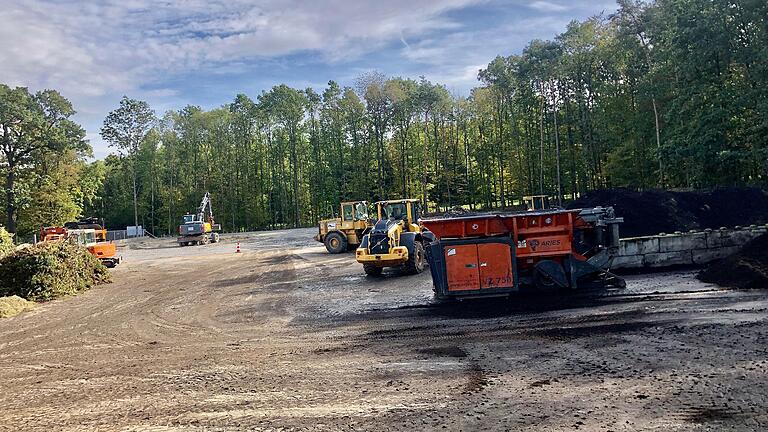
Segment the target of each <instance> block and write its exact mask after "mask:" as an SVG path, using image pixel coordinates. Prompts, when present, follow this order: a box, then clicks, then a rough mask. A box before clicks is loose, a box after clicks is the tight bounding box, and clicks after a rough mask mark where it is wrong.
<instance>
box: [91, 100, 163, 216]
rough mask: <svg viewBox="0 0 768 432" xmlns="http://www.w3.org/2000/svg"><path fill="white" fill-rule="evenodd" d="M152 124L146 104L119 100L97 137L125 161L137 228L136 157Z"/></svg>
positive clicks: (153, 120) (151, 117) (151, 112)
mask: <svg viewBox="0 0 768 432" xmlns="http://www.w3.org/2000/svg"><path fill="white" fill-rule="evenodd" d="M154 122H155V113H154V112H153V111H152V109H150V107H149V104H148V103H146V102H144V101H139V100H136V99H129V98H128V97H127V96H123V98H122V99H120V106H119V107H118V108H117V109H115V110H114V111H111V112H110V113H109V114H107V118H105V119H104V125H103V126H102V127H101V137H102V138H104V140H105V141H107V142H108V143H110V145H111V146H113V147H115V148H117V150H118V152H119V153H120V154H121V155H122V156H124V157H126V158H128V160H129V162H130V169H131V174H132V183H133V223H134V225H136V226H138V225H139V208H138V178H137V177H138V175H137V164H136V157H137V155H138V153H139V146H140V145H141V143H142V141H143V140H144V138H145V137H146V136H147V134H148V133H149V131H150V129H151V128H152V126H153V124H154Z"/></svg>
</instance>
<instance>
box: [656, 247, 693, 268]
mask: <svg viewBox="0 0 768 432" xmlns="http://www.w3.org/2000/svg"><path fill="white" fill-rule="evenodd" d="M644 261H645V266H646V267H668V266H674V265H690V264H693V258H692V254H691V251H690V250H686V251H674V252H659V253H651V254H647V255H645V258H644Z"/></svg>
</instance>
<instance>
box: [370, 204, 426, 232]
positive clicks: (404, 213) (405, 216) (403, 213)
mask: <svg viewBox="0 0 768 432" xmlns="http://www.w3.org/2000/svg"><path fill="white" fill-rule="evenodd" d="M376 213H377V217H378V219H379V220H390V221H393V222H399V221H405V223H406V225H414V226H415V225H417V224H418V222H419V218H421V201H419V200H417V199H405V200H390V201H379V202H377V203H376Z"/></svg>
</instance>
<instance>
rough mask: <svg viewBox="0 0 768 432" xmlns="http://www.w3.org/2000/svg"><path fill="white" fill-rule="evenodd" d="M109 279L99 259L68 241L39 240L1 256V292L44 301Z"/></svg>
mask: <svg viewBox="0 0 768 432" xmlns="http://www.w3.org/2000/svg"><path fill="white" fill-rule="evenodd" d="M108 282H111V275H110V273H109V271H108V270H107V268H106V267H104V265H103V264H102V263H101V261H99V260H98V259H97V258H96V257H94V256H93V255H91V254H90V253H89V252H88V250H87V249H85V248H84V247H82V246H79V245H75V244H71V243H68V242H50V243H41V244H38V245H34V246H30V247H27V248H24V249H21V250H18V251H15V252H13V253H11V254H10V255H7V256H5V257H3V258H2V259H0V296H12V295H17V296H19V297H22V298H25V299H27V300H33V301H46V300H52V299H55V298H58V297H62V296H65V295H72V294H77V293H78V292H80V291H85V290H87V289H90V288H91V287H93V286H95V285H98V284H102V283H108Z"/></svg>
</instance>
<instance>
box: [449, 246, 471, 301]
mask: <svg viewBox="0 0 768 432" xmlns="http://www.w3.org/2000/svg"><path fill="white" fill-rule="evenodd" d="M444 250H445V269H446V273H447V275H448V291H468V290H478V289H480V270H479V269H478V265H477V245H476V244H470V245H457V246H448V247H446V248H445V249H444Z"/></svg>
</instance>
